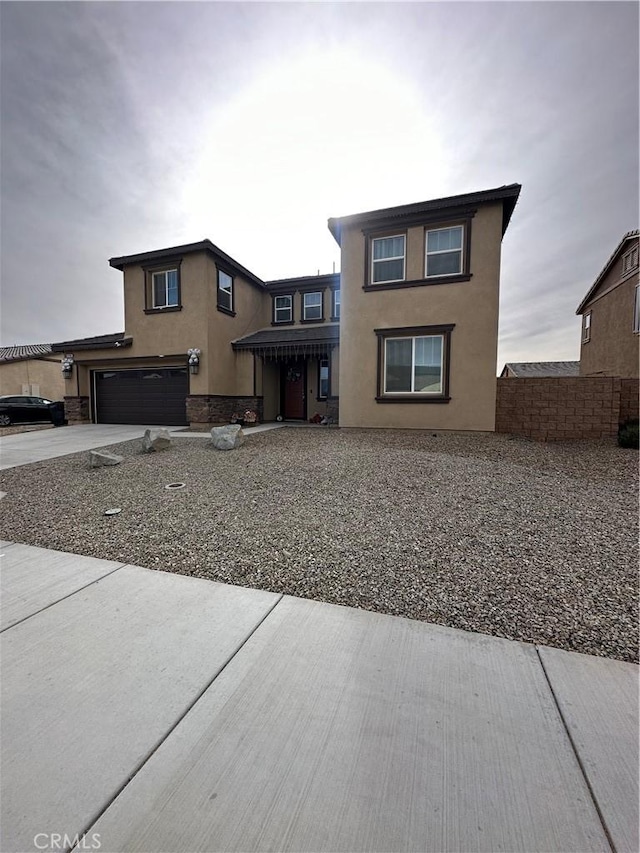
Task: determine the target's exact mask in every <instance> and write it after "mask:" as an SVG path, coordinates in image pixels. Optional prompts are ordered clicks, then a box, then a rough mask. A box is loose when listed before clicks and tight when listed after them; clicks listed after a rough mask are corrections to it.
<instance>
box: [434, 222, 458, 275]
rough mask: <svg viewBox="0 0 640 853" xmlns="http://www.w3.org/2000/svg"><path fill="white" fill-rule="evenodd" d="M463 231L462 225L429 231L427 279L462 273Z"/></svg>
mask: <svg viewBox="0 0 640 853" xmlns="http://www.w3.org/2000/svg"><path fill="white" fill-rule="evenodd" d="M463 231H464V228H463V226H462V225H454V226H453V227H451V228H436V229H434V230H433V231H427V257H426V271H425V278H433V277H434V276H441V275H460V274H461V273H462V270H463V260H462V252H463V250H462V240H463Z"/></svg>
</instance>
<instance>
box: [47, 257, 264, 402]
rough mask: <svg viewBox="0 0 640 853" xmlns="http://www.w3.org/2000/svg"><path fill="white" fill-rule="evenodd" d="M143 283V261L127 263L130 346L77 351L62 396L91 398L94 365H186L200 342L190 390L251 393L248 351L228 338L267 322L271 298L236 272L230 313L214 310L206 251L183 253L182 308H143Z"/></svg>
mask: <svg viewBox="0 0 640 853" xmlns="http://www.w3.org/2000/svg"><path fill="white" fill-rule="evenodd" d="M168 266H169V265H168ZM145 286H146V280H145V270H144V269H143V268H142V267H141V266H130V267H126V268H125V270H124V303H125V334H126V336H131V337H132V338H133V344H132V345H131V346H129V347H126V348H122V349H116V348H112V349H109V350H104V349H101V350H83V351H78V352H76V353H74V355H75V361H76V366H75V367H74V370H73V374H72V376H71V378H70V379H68V380H67V382H66V385H65V394H66V395H67V396H90V391H91V389H90V387H89V386H90V370H91V369H97V370H100V369H111V370H123V369H127V368H139V367H148V366H156V367H176V366H180V367H184V366H186V364H187V358H188V356H187V351H188V350H189V349H191V348H193V347H197V348H198V349H200V350H201V356H200V367H199V371H198V373H197V374H195V375H190V376H189V393H190V394H191V395H221V396H225V395H228V396H243V397H247V396H252V395H253V394H254V365H253V355H252V354H251V353H248V352H234V351H233V349H232V348H231V344H230V342H231V341H232V340H233V339H235V338H238V337H241V336H242V335H245V334H248V333H249V332H252V331H255V330H256V329H259V328H262V327H264V326H265V325H266V324H267V319H268V318H269V317H270V304H269V299H268V297H267V296H266V294H265V293H263V292H261V291H260V290H258V289H257V288H256V287H254V286H253V285H251V284H249V283H248V282H247V281H245V280H244V279H243V278H241V277H240V276H235V277H234V292H233V297H234V310H235V316H230V315H229V314H226V313H223V312H221V311H218V309H217V270H216V265H215V262H214V261H213V259H212V258H211V257H210V256H208V255H207V254H206V253H205V252H198V253H194V254H192V255H185V256H184V258H183V260H182V264H181V268H180V289H181V306H182V308H181V310H180V311H159V312H153V313H145ZM58 369H59V368H58Z"/></svg>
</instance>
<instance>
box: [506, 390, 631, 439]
mask: <svg viewBox="0 0 640 853" xmlns="http://www.w3.org/2000/svg"><path fill="white" fill-rule="evenodd" d="M634 381H635V380H634ZM623 382H627V380H621V379H619V378H617V377H612V376H604V377H599V376H598V377H591V376H563V377H559V378H557V379H556V378H553V379H551V378H549V379H519V378H513V379H498V389H497V399H496V432H506V433H512V434H515V435H523V436H525V437H527V438H531V439H535V440H537V441H567V440H571V439H602V438H610V437H614V436H615V435H616V434H617V432H618V425H619V423H620V420H621V387H622V383H623ZM636 386H637V383H636ZM625 393H628V392H627V391H625ZM625 399H626V398H625Z"/></svg>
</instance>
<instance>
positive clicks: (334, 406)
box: [327, 397, 340, 424]
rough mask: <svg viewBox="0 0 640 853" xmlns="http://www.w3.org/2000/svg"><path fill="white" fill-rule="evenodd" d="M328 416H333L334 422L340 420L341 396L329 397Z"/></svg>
mask: <svg viewBox="0 0 640 853" xmlns="http://www.w3.org/2000/svg"><path fill="white" fill-rule="evenodd" d="M327 417H328V418H332V419H333V422H334V424H337V423H338V422H339V420H340V398H339V397H329V398H328V399H327Z"/></svg>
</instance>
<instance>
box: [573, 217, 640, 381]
mask: <svg viewBox="0 0 640 853" xmlns="http://www.w3.org/2000/svg"><path fill="white" fill-rule="evenodd" d="M638 234H639V232H638V231H637V230H636V231H629V232H628V233H627V234H625V235H624V237H623V238H622V240H621V241H620V242H619V243H618V245H617V246H616V248H615V250H614V252H613V254H612V255H611V257H610V258H609V260H608V261H607V263H606V264H605V265H604V267H603V269H602V270H601V272H600V274H599V275H598V277H597V278H596V280H595V281H594V283H593V284H592V285H591V287H590V288H589V291H588V293H587V295H586V296H585V297H584V299H583V300H582V302H581V303H580V305H579V306H578V309H577V311H576V314H578V315H582V336H581V342H580V375H581V376H620V377H623V378H628V379H633V378H637V377H638V376H639V375H640V365H639V363H638V361H639V358H638V356H639V349H638V342H639V340H640V277H639V265H638V251H639V247H638V242H639V238H638Z"/></svg>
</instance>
